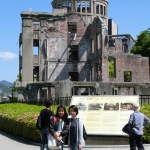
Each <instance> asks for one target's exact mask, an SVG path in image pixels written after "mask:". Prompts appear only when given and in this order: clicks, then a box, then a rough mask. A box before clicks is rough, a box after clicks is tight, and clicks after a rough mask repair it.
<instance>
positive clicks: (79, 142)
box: [78, 119, 83, 149]
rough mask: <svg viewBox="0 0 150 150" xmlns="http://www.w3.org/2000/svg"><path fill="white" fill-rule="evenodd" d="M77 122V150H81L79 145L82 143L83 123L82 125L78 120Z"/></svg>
mask: <svg viewBox="0 0 150 150" xmlns="http://www.w3.org/2000/svg"><path fill="white" fill-rule="evenodd" d="M78 121H79V122H78V123H79V125H78V128H79V129H78V130H79V132H78V144H79V146H78V147H79V149H82V145H81V143H82V138H83V123H82V121H81V120H80V119H79V120H78Z"/></svg>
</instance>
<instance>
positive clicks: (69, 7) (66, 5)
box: [62, 3, 72, 12]
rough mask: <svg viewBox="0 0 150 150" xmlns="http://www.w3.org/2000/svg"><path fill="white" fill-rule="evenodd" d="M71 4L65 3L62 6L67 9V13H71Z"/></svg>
mask: <svg viewBox="0 0 150 150" xmlns="http://www.w3.org/2000/svg"><path fill="white" fill-rule="evenodd" d="M71 5H72V4H71V3H63V4H62V6H63V7H66V8H67V12H71Z"/></svg>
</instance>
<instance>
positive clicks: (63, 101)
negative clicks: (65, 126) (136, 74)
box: [1, 95, 150, 106]
mask: <svg viewBox="0 0 150 150" xmlns="http://www.w3.org/2000/svg"><path fill="white" fill-rule="evenodd" d="M47 100H52V102H53V105H63V106H69V105H70V102H71V97H58V98H55V99H28V100H20V101H17V100H13V101H8V102H1V104H2V103H11V102H18V103H26V104H33V105H45V102H46V101H47ZM139 103H140V105H142V104H144V103H147V104H149V105H150V95H139Z"/></svg>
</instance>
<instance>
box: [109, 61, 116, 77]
mask: <svg viewBox="0 0 150 150" xmlns="http://www.w3.org/2000/svg"><path fill="white" fill-rule="evenodd" d="M114 63H115V62H114V60H111V61H109V62H108V71H109V78H114V77H115V68H114V65H115V64H114Z"/></svg>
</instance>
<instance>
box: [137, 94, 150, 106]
mask: <svg viewBox="0 0 150 150" xmlns="http://www.w3.org/2000/svg"><path fill="white" fill-rule="evenodd" d="M139 103H140V105H142V104H144V103H147V104H149V105H150V95H139Z"/></svg>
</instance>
